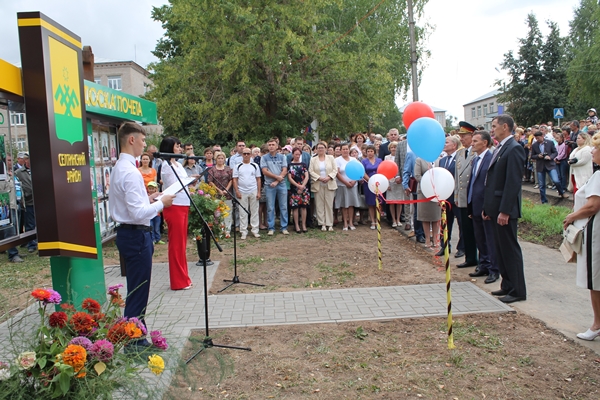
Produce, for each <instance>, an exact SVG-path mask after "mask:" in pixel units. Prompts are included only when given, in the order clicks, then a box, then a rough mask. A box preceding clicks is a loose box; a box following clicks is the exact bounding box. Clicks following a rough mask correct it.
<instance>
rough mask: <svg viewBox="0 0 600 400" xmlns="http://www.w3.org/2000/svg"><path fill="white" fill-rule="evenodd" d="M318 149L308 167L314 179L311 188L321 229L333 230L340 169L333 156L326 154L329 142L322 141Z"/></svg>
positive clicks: (311, 177)
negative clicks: (334, 203)
mask: <svg viewBox="0 0 600 400" xmlns="http://www.w3.org/2000/svg"><path fill="white" fill-rule="evenodd" d="M316 149H317V155H316V156H315V157H313V158H311V160H310V166H309V168H308V172H309V173H310V179H311V181H312V184H311V186H310V188H311V191H312V192H313V193H314V196H315V203H316V204H315V212H316V214H317V221H318V223H319V225H321V229H322V230H327V229H329V230H333V228H332V226H333V199H334V197H335V191H336V190H337V183H336V181H335V178H336V176H337V172H338V169H337V165H336V163H335V159H334V158H333V156H330V155H328V154H326V151H327V143H324V142H320V143H319V144H317V146H316Z"/></svg>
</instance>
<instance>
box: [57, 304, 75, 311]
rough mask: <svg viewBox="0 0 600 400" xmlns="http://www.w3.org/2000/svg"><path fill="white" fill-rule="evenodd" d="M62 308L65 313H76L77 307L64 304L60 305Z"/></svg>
mask: <svg viewBox="0 0 600 400" xmlns="http://www.w3.org/2000/svg"><path fill="white" fill-rule="evenodd" d="M60 308H62V309H63V310H65V311H75V307H74V306H73V304H67V303H62V304H61V305H60Z"/></svg>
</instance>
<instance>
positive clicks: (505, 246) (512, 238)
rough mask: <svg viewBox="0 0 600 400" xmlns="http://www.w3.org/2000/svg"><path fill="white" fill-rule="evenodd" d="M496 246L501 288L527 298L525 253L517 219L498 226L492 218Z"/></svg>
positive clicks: (516, 295)
mask: <svg viewBox="0 0 600 400" xmlns="http://www.w3.org/2000/svg"><path fill="white" fill-rule="evenodd" d="M492 222H493V224H492V225H493V227H494V238H495V242H496V243H495V246H496V259H497V261H498V268H499V269H500V275H501V276H502V283H501V284H500V287H501V288H502V290H504V291H506V292H508V294H509V295H511V296H515V297H527V289H526V288H525V273H524V272H523V253H522V252H521V245H519V240H518V238H517V219H513V218H511V219H509V220H508V224H507V225H504V226H500V225H498V223H497V222H496V218H492Z"/></svg>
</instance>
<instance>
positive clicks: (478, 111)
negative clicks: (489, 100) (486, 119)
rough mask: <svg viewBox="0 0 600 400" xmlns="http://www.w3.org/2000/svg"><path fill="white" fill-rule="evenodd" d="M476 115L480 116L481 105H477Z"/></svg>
mask: <svg viewBox="0 0 600 400" xmlns="http://www.w3.org/2000/svg"><path fill="white" fill-rule="evenodd" d="M477 116H478V117H481V106H477Z"/></svg>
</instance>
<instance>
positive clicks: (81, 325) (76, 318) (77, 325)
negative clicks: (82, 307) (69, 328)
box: [71, 311, 95, 334]
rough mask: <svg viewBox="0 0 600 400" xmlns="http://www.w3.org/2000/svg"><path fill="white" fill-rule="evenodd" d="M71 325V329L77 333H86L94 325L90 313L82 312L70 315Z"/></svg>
mask: <svg viewBox="0 0 600 400" xmlns="http://www.w3.org/2000/svg"><path fill="white" fill-rule="evenodd" d="M71 325H73V329H75V331H76V332H77V333H79V334H86V333H89V332H91V331H92V328H93V327H94V325H95V322H94V319H93V318H92V316H91V315H89V314H88V313H84V312H81V311H80V312H76V313H75V314H73V316H72V317H71Z"/></svg>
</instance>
